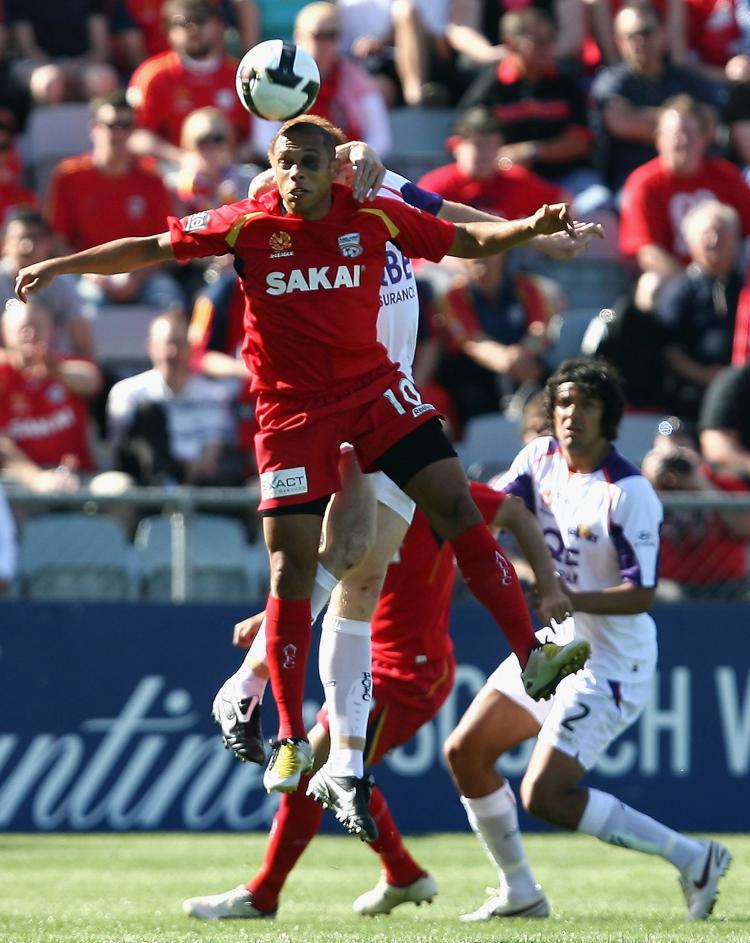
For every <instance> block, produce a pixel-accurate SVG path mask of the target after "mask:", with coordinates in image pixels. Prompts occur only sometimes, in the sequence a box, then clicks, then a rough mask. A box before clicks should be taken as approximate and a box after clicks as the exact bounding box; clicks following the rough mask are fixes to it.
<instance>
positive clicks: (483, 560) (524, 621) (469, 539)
mask: <svg viewBox="0 0 750 943" xmlns="http://www.w3.org/2000/svg"><path fill="white" fill-rule="evenodd" d="M451 546H452V547H453V552H454V553H455V555H456V561H457V563H458V567H459V569H460V570H461V573H462V574H463V577H464V579H465V580H466V585H467V586H468V587H469V589H470V590H471V592H472V593H473V594H474V596H475V597H476V598H477V599H478V600H479V602H481V603H482V605H483V606H485V607H486V608H487V609H488V610H489V611H490V613H491V614H492V616H493V618H494V619H495V622H497V624H498V625H499V626H500V628H501V630H502V631H503V633H504V635H505V637H506V638H507V640H508V643H509V644H510V647H511V648H512V649H513V651H514V652H515V654H516V655H517V656H518V660H519V661H520V662H521V668H525V667H526V662H527V661H528V659H529V652H530V651H531V649H532V648H533V647H534V646H535V645H536V643H537V640H536V637H535V635H534V628H533V626H532V624H531V616H530V615H529V610H528V608H527V606H526V600H525V599H524V598H523V592H522V590H521V586H520V583H519V582H518V577H517V576H516V571H515V570H514V569H513V564H512V563H511V562H510V560H508V558H507V557H506V556H505V554H504V553H503V551H502V550H501V549H500V547H499V546H498V544H497V541H496V540H495V539H494V538H493V536H492V534H491V533H490V531H489V528H488V527H487V525H486V524H475V525H474V527H470V528H469V530H467V531H464V533H463V534H460V535H459V536H458V537H456V538H455V540H452V541H451Z"/></svg>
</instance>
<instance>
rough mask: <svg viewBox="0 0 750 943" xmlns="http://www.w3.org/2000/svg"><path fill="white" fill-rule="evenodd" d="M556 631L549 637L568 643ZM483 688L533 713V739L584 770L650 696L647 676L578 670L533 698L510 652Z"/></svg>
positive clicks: (592, 764) (543, 634) (592, 763)
mask: <svg viewBox="0 0 750 943" xmlns="http://www.w3.org/2000/svg"><path fill="white" fill-rule="evenodd" d="M567 622H570V623H572V620H570V619H569V620H567V621H566V625H567ZM561 634H562V633H561V632H557V633H556V634H555V636H554V640H555V641H556V642H557V643H558V644H560V643H563V644H564V643H565V642H567V641H570V637H572V636H570V637H565V638H561ZM540 636H541V637H542V638H544V637H546V636H545V633H544V631H542V632H538V633H537V637H540ZM487 687H490V688H492V689H494V690H495V691H499V692H500V693H501V694H504V695H505V696H506V697H509V698H510V699H511V700H512V701H515V702H516V703H517V704H519V705H520V706H521V707H523V708H525V709H526V710H527V711H528V712H529V713H530V714H531V715H532V717H534V719H535V720H536V722H537V723H538V724H539V726H540V728H541V729H540V731H539V736H538V738H537V739H538V740H539V742H540V743H546V744H548V745H549V746H551V747H554V748H555V749H557V750H560V751H561V752H562V753H566V754H567V755H568V756H572V757H574V759H576V760H578V762H579V763H580V764H581V766H583V768H584V769H587V770H588V769H591V768H592V767H594V766H596V763H597V761H598V759H599V757H600V756H601V755H602V754H603V753H604V751H605V750H606V749H607V747H608V746H609V745H610V743H612V741H613V740H614V739H615V738H616V737H618V736H619V735H620V734H621V733H622V732H623V731H624V730H626V729H627V728H628V727H630V726H631V724H633V723H635V721H636V720H637V719H638V717H639V716H640V714H641V712H642V711H643V708H644V707H645V706H646V702H647V701H648V698H649V695H650V694H651V679H650V678H647V679H644V678H642V677H641V678H639V679H638V681H637V682H631V681H609V680H608V679H607V678H604V677H601V676H599V675H597V674H596V673H595V672H593V671H591V669H589V668H584V669H583V671H579V672H578V673H577V674H573V675H569V676H568V677H567V678H564V679H563V680H562V681H561V682H560V685H559V686H558V688H557V691H556V692H555V694H554V695H553V696H552V697H551V698H550V699H549V700H548V701H535V700H533V699H532V698H530V697H529V695H528V694H527V693H526V691H525V690H524V687H523V682H522V681H521V668H520V665H519V663H518V659H517V658H516V656H515V655H510V656H509V657H508V658H506V659H505V661H504V662H502V664H500V665H499V666H498V667H497V668H496V669H495V671H493V672H492V674H491V675H490V677H489V678H488V679H487Z"/></svg>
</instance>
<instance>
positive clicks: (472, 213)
mask: <svg viewBox="0 0 750 943" xmlns="http://www.w3.org/2000/svg"><path fill="white" fill-rule="evenodd" d="M438 217H439V218H440V219H445V220H448V222H450V223H491V222H497V221H498V220H502V219H503V217H502V216H493V215H492V214H491V213H485V212H484V211H483V210H477V209H475V208H474V207H473V206H467V205H466V204H465V203H454V202H452V201H451V200H445V202H444V203H443V205H442V207H441V208H440V212H439V213H438ZM574 227H575V233H574V234H573V235H571V234H570V233H568V232H567V231H566V232H556V233H552V234H551V235H548V236H535V237H534V238H533V239H531V240H530V241H529V242H528V243H527V245H528V247H529V248H530V249H536V251H537V252H541V253H543V254H544V255H546V256H549V258H551V259H574V258H575V257H576V256H577V255H580V253H581V252H583V251H584V249H586V247H587V246H588V244H589V243H590V242H591V240H592V239H593V238H595V237H596V238H597V239H603V238H604V230H603V228H602V226H601V223H579V222H575V223H574Z"/></svg>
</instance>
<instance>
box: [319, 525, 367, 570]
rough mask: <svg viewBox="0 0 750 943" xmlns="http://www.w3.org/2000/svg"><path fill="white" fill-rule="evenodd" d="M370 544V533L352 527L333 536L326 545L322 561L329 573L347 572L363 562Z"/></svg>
mask: <svg viewBox="0 0 750 943" xmlns="http://www.w3.org/2000/svg"><path fill="white" fill-rule="evenodd" d="M371 546H372V539H371V535H370V534H369V533H368V532H365V530H359V529H357V528H353V529H352V530H351V531H349V532H348V533H345V534H337V535H336V536H335V537H334V539H333V540H332V541H331V542H330V544H329V545H328V546H327V547H326V550H325V554H324V555H323V559H322V563H323V565H324V566H325V567H326V569H327V570H330V571H331V573H349V572H351V571H352V570H356V569H357V567H358V566H360V565H361V564H362V563H363V562H364V560H365V559H366V558H367V554H368V553H369V552H370V548H371Z"/></svg>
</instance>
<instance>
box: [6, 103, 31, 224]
mask: <svg viewBox="0 0 750 943" xmlns="http://www.w3.org/2000/svg"><path fill="white" fill-rule="evenodd" d="M16 132H17V126H16V120H15V118H14V117H13V115H12V113H11V112H10V111H8V110H7V109H6V108H0V224H2V223H4V222H5V220H6V218H7V216H8V214H9V213H10V212H12V211H13V210H14V209H19V208H22V207H25V208H28V209H36V208H37V207H38V205H39V200H38V199H37V196H36V194H35V193H34V192H33V191H32V190H29V189H28V188H27V187H24V186H23V185H22V183H21V171H22V168H21V159H20V157H19V154H18V150H17V149H16Z"/></svg>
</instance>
